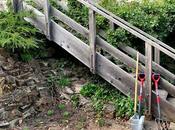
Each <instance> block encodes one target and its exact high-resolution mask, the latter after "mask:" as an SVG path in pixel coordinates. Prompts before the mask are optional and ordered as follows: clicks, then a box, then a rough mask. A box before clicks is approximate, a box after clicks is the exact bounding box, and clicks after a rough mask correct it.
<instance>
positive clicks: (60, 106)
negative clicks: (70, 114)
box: [57, 104, 66, 110]
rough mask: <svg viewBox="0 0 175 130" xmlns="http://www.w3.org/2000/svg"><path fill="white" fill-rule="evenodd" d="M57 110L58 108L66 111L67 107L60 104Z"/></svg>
mask: <svg viewBox="0 0 175 130" xmlns="http://www.w3.org/2000/svg"><path fill="white" fill-rule="evenodd" d="M57 108H58V109H59V110H64V109H65V108H66V106H65V105H64V104H58V105H57Z"/></svg>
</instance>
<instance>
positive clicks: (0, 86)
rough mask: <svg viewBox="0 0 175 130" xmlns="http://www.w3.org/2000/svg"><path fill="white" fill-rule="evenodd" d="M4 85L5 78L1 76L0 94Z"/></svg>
mask: <svg viewBox="0 0 175 130" xmlns="http://www.w3.org/2000/svg"><path fill="white" fill-rule="evenodd" d="M4 85H5V78H4V77H2V78H0V96H1V95H2V94H3V88H4Z"/></svg>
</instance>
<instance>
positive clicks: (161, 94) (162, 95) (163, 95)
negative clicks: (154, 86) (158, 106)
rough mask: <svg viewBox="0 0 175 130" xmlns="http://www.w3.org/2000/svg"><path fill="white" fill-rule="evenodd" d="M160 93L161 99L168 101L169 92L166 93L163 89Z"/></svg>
mask: <svg viewBox="0 0 175 130" xmlns="http://www.w3.org/2000/svg"><path fill="white" fill-rule="evenodd" d="M158 92H159V96H160V97H161V98H163V99H164V100H166V99H167V96H168V92H167V91H165V90H163V89H159V90H158Z"/></svg>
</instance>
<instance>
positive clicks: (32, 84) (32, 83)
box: [26, 81, 35, 86]
mask: <svg viewBox="0 0 175 130" xmlns="http://www.w3.org/2000/svg"><path fill="white" fill-rule="evenodd" d="M26 84H27V86H34V85H35V82H34V81H29V82H27V83H26Z"/></svg>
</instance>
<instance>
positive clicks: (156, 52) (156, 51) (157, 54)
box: [154, 48, 160, 64]
mask: <svg viewBox="0 0 175 130" xmlns="http://www.w3.org/2000/svg"><path fill="white" fill-rule="evenodd" d="M154 61H155V62H156V63H157V64H160V50H159V49H157V48H155V49H154Z"/></svg>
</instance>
